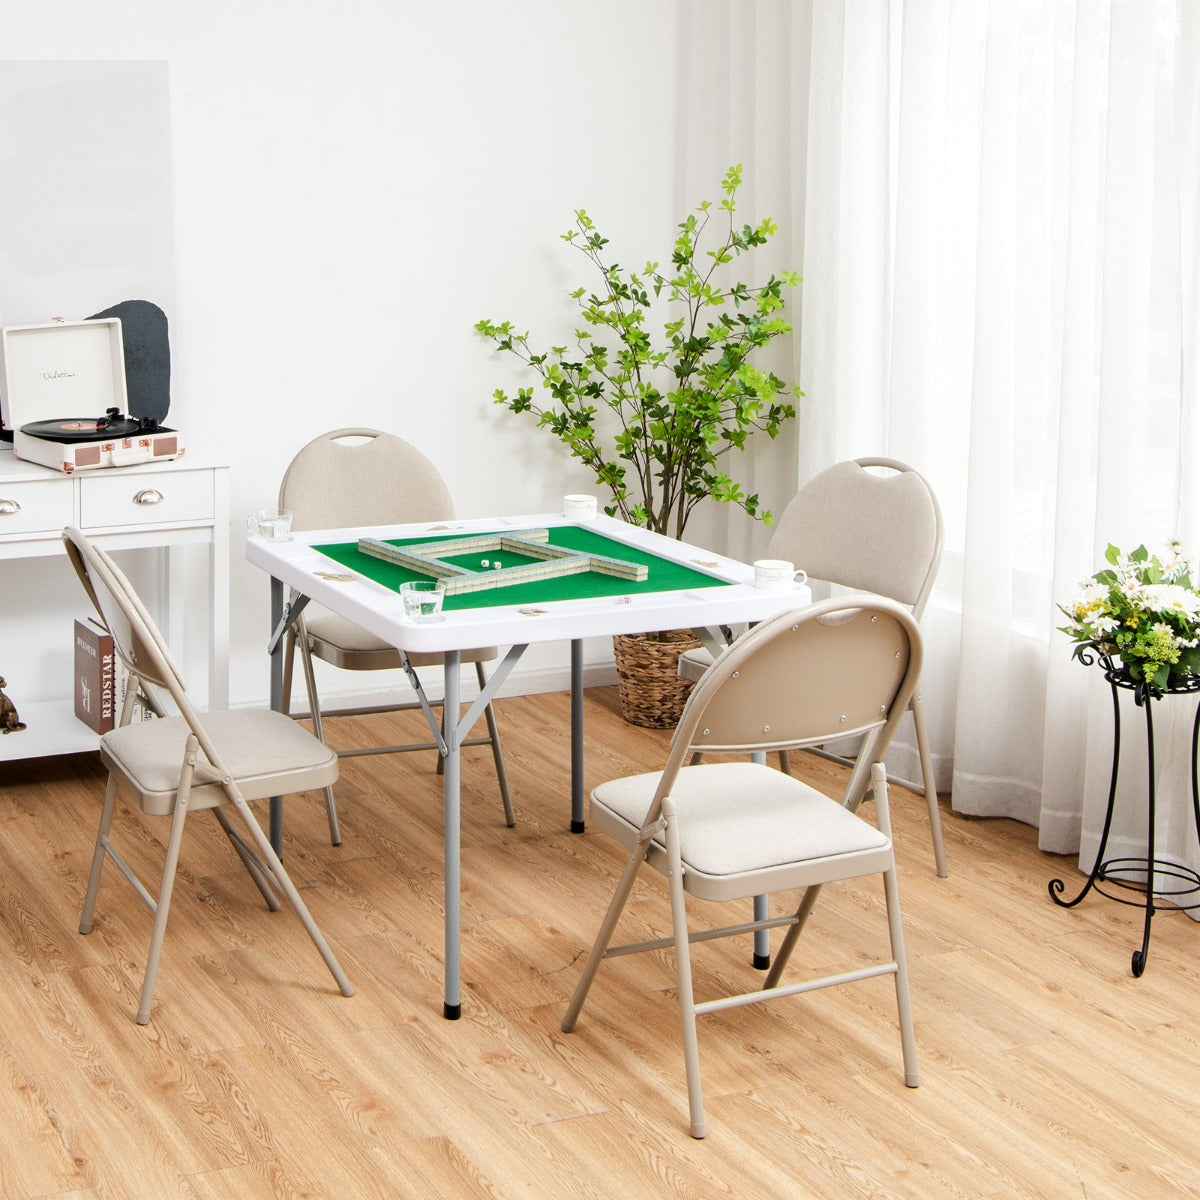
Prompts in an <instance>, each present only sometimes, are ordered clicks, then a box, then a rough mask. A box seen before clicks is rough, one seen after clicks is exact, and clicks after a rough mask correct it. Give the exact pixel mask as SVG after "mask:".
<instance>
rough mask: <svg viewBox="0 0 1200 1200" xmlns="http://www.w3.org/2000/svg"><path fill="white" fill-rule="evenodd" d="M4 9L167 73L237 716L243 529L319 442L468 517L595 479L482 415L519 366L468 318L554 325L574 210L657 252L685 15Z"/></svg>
mask: <svg viewBox="0 0 1200 1200" xmlns="http://www.w3.org/2000/svg"><path fill="white" fill-rule="evenodd" d="M0 8H2V9H3V12H2V16H3V29H4V41H3V51H2V53H3V55H4V57H5V58H6V59H26V60H38V59H78V60H86V59H134V60H136V59H155V60H158V59H161V60H164V61H166V63H167V65H168V73H169V80H170V93H171V125H172V147H173V160H174V235H175V249H176V262H175V310H174V311H173V312H171V313H170V314H169V315H170V318H171V332H172V355H173V384H172V392H173V406H172V417H173V419H174V421H175V423H177V424H178V426H179V427H180V428H181V429H182V430H183V432H184V433H185V435H186V438H187V441H188V443H189V446H190V453H193V454H194V455H196V456H201V455H203V456H208V455H210V454H211V455H213V456H216V457H219V458H222V459H225V460H227V461H229V462H230V463H231V464H232V467H233V470H232V472H231V475H232V496H231V504H232V512H233V522H234V524H233V539H234V552H233V581H232V604H233V676H232V689H233V698H234V701H235V702H257V701H259V700H261V699H262V698H263V696H264V695H265V686H266V676H265V659H264V657H263V643H264V638H263V633H264V630H265V627H266V621H267V607H266V606H267V601H266V587H265V582H264V580H263V578H262V577H261V576H260V574H259V573H258V572H256V571H253V570H251V569H249V568H247V567H246V566H245V565H244V563H243V559H242V554H241V540H242V537H243V532H244V531H243V525H242V516H243V514H244V513H245V512H247V511H249V510H251V509H253V508H255V507H257V506H259V505H261V504H263V503H267V502H269V501H270V500H271V499H272V498H273V496H274V494H275V492H276V489H277V487H278V482H279V478H280V475H281V474H282V472H283V469H284V467H285V465H286V463H287V461H288V460H289V459H290V457H291V455H292V454H293V453H294V452H295V450H296V449H298V448H299V447H300V446H301V445H302V444H303V443H304V442H305V441H307V440H308V439H309V438H311V437H313V436H315V435H316V434H318V433H320V432H322V431H324V430H327V429H330V428H334V427H337V426H341V425H348V424H365V425H373V426H379V427H383V428H386V429H390V430H393V431H396V432H398V433H401V434H402V435H403V436H406V437H408V438H409V439H410V440H412V441H413V442H415V443H417V444H418V445H419V446H420V447H421V448H422V449H423V450H424V451H425V452H426V453H427V454H428V455H429V456H430V457H431V458H432V459H433V460H434V461H435V462H436V463H437V464H438V466H439V467H440V468H441V469H442V471H443V472H444V473H445V475H446V477H447V480H448V482H449V484H450V488H451V491H452V493H453V494H454V496H455V497H456V503H457V507H458V510H459V513H460V515H464V516H469V515H474V514H481V513H487V512H496V511H532V510H537V509H539V508H542V507H545V506H547V505H553V504H554V503H555V502H556V500H557V498H558V497H559V496H561V494H562V493H563V492H564V491H574V490H585V489H587V488H588V487H589V485H590V481H589V479H588V478H587V477H586V476H585V475H584V474H582V473H580V472H578V471H577V470H575V469H573V468H571V467H570V465H569V464H568V463H567V462H566V461H565V459H564V456H563V455H562V453H561V452H560V451H559V449H558V447H557V445H556V444H555V443H553V442H552V441H551V439H550V438H548V437H546V436H545V435H537V436H530V427H529V426H528V425H526V424H525V423H524V422H522V421H520V420H518V418H516V417H514V416H512V415H511V414H508V413H506V412H504V411H503V410H501V409H500V408H498V407H497V406H495V405H494V404H493V403H492V402H491V400H490V394H491V391H492V390H493V388H495V387H496V386H499V385H501V384H504V385H511V383H512V382H513V380H514V379H515V374H514V370H513V368H512V366H510V365H509V364H508V363H506V362H504V361H502V360H500V359H497V358H496V357H495V356H494V355H493V354H492V353H491V352H490V351H489V349H488V347H487V346H486V344H484V343H483V342H482V340H481V339H479V338H478V337H477V336H476V335H475V333H474V332H473V329H472V326H473V324H474V322H475V321H476V320H477V319H478V318H480V317H482V316H489V317H495V318H502V317H511V318H513V319H514V320H516V321H518V322H520V323H521V324H523V325H527V326H528V327H529V328H531V329H532V330H534V331H535V332H543V331H544V334H545V336H546V338H547V339H548V340H550V339H557V338H560V337H563V336H565V334H566V333H568V332H569V330H570V328H571V327H572V326H571V324H570V321H569V310H568V308H567V306H566V305H565V304H564V302H563V295H564V293H565V292H566V291H567V290H568V289H569V288H570V287H572V286H574V285H575V284H576V283H577V282H580V281H582V280H583V279H585V278H586V274H585V273H584V272H583V268H584V267H586V264H585V263H583V261H582V259H579V260H578V261H576V259H577V257H578V256H577V254H576V253H574V252H572V251H570V249H569V248H568V247H566V246H565V245H563V244H562V243H561V242H560V241H559V239H558V234H559V233H561V232H562V231H563V230H565V229H566V228H567V227H568V225H569V223H570V218H571V214H572V211H573V210H574V208H576V207H580V206H584V207H587V208H588V210H589V211H590V212H591V213H592V214H593V215H594V217H595V218H596V219H597V221H598V222H599V223H601V224H602V227H603V228H604V229H605V231H606V232H607V233H608V235H609V236H610V238H611V239H612V241H613V244H614V246H616V247H619V248H620V256H621V259H622V261H626V262H629V263H637V262H640V261H643V260H645V259H646V258H647V257H651V256H653V257H656V258H657V257H661V256H662V253H663V248H664V247H665V246H667V245H669V242H668V240H667V239H668V238H670V237H671V235H672V233H673V228H674V222H675V221H676V220H677V219H678V218H679V216H681V215H682V214H681V213H676V212H675V205H676V203H677V201H676V197H675V195H674V193H673V190H672V188H673V182H674V181H673V163H674V147H675V141H676V127H677V114H676V103H677V95H678V91H679V89H678V86H677V83H678V73H679V65H678V49H677V26H678V21H679V8H678V4H677V3H676V0H652V2H646V0H605V2H604V3H591V4H587V3H564V2H563V0H522V2H520V3H485V2H482V0H458V2H457V3H454V4H434V3H421V4H416V3H410V2H408V0H402V2H397V0H342V2H341V3H338V4H336V5H335V4H331V3H315V2H312V0H242V2H235V0H210V2H206V3H203V4H201V3H183V2H180V0H176V2H173V3H172V2H166V3H164V2H163V0H122V2H121V3H120V4H115V5H114V4H105V5H96V4H94V3H83V2H81V0H61V2H56V3H54V4H32V5H31V4H26V3H21V4H18V3H15V2H14V0H4V2H3V4H2V5H0ZM86 116H87V114H83V113H81V114H80V117H81V119H86ZM714 182H715V181H714ZM699 198H700V197H696V199H699ZM119 298H124V297H114V300H115V299H119ZM51 315H57V314H46V316H47V318H48V317H49V316H51ZM67 315H70V316H84V315H87V314H86V313H78V314H74V313H71V314H67ZM199 624H200V623H199V622H197V627H199ZM563 653H565V651H564V652H563ZM605 655H606V649H605V647H604V646H603V645H601V646H590V647H589V658H591V659H596V660H597V661H600V660H603V658H604V657H605ZM539 661H541V662H545V663H551V662H559V661H565V660H563V659H562V658H561V655H560V653H559V652H558V651H555V653H554V656H552V657H551V658H546V657H545V656H543V659H542V660H537V659H534V660H533V662H532V664H531V665H532V666H533V667H537V666H538V665H539Z"/></svg>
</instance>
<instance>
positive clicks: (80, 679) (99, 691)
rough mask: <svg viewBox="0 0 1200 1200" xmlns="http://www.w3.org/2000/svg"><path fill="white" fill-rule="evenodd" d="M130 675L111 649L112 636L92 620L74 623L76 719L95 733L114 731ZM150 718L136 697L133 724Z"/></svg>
mask: <svg viewBox="0 0 1200 1200" xmlns="http://www.w3.org/2000/svg"><path fill="white" fill-rule="evenodd" d="M128 690H129V672H128V670H126V668H125V664H124V663H123V662H122V661H121V659H120V656H119V655H118V654H117V653H116V651H115V649H114V647H113V640H112V635H111V634H110V633H108V631H107V630H106V629H104V627H103V626H102V625H101V624H100V623H99V622H98V621H96V620H95V619H94V618H92V617H89V618H88V619H87V620H86V621H76V622H75V715H76V716H77V717H78V718H79V719H80V720H81V721H82V722H83V723H84V724H85V725H87V726H88V728H90V729H94V730H95V731H96V732H97V733H107V732H108V731H109V730H110V729H115V728H116V726H117V725H118V723H119V722H120V720H121V710H122V708H124V706H125V695H126V693H127V692H128ZM152 716H153V713H151V711H150V709H149V708H147V707H146V705H145V704H144V703H143V702H142V698H141V696H139V697H138V699H137V701H136V703H135V704H134V706H133V712H132V714H131V715H130V720H132V721H148V720H150V718H151V717H152Z"/></svg>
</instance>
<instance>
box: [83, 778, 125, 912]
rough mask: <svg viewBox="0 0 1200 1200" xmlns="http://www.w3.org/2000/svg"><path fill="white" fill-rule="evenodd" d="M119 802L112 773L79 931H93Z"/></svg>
mask: <svg viewBox="0 0 1200 1200" xmlns="http://www.w3.org/2000/svg"><path fill="white" fill-rule="evenodd" d="M116 802H117V781H116V779H115V778H114V777H113V776H112V775H111V774H110V775H109V777H108V785H107V787H105V789H104V807H103V808H102V809H101V810H100V828H99V830H98V831H97V833H96V849H95V850H94V851H93V853H92V870H91V873H90V874H89V875H88V885H87V893H86V894H85V895H84V898H83V913H82V914H81V915H80V918H79V932H80V933H91V932H92V917H93V915H94V913H95V911H96V893H97V892H98V891H99V890H100V875H101V873H102V872H103V870H104V857H105V854H106V853H107V851H106V846H107V844H108V831H109V829H110V828H111V827H112V817H113V808H114V807H115V806H116Z"/></svg>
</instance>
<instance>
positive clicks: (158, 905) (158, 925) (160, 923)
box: [137, 734, 199, 1025]
mask: <svg viewBox="0 0 1200 1200" xmlns="http://www.w3.org/2000/svg"><path fill="white" fill-rule="evenodd" d="M198 751H199V742H197V740H196V735H195V734H190V735H189V736H188V740H187V747H186V749H185V750H184V761H183V770H182V771H181V772H180V776H179V793H178V795H177V796H176V798H175V811H174V812H172V813H171V836H170V837H169V838H168V839H167V856H166V861H165V862H164V863H163V873H162V883H161V884H160V885H159V888H158V898H157V899H156V901H155V903H154V927H153V931H152V932H151V934H150V952H149V953H148V954H147V955H146V976H145V978H144V979H143V980H142V995H141V999H140V1000H139V1002H138V1011H137V1023H138V1024H139V1025H145V1024H146V1023H147V1022H148V1021H149V1020H150V1005H151V1003H152V1002H153V999H154V983H155V980H156V979H157V978H158V960H159V958H160V957H161V956H162V944H163V936H164V935H165V934H166V932H167V916H168V915H169V914H170V911H171V894H172V892H173V891H174V890H175V870H176V868H177V867H178V866H179V847H180V846H181V845H182V844H183V823H184V822H185V821H186V820H187V806H188V799H189V797H190V795H191V791H192V776H193V774H194V773H195V770H196V754H197V753H198Z"/></svg>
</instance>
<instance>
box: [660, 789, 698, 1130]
mask: <svg viewBox="0 0 1200 1200" xmlns="http://www.w3.org/2000/svg"><path fill="white" fill-rule="evenodd" d="M663 816H664V817H666V819H667V829H666V841H667V858H668V860H669V862H670V871H669V875H668V879H669V883H670V891H671V929H672V933H673V934H674V938H675V973H676V977H677V979H678V988H679V1025H680V1029H681V1032H682V1034H683V1061H684V1067H685V1069H686V1072H687V1089H688V1113H689V1115H690V1118H691V1134H692V1137H694V1138H702V1137H704V1135H705V1133H706V1129H705V1123H704V1097H703V1095H702V1093H701V1090H700V1045H699V1040H698V1039H697V1037H696V1000H695V997H694V995H693V994H692V954H691V945H690V943H689V941H688V927H687V910H686V908H685V906H684V894H683V864H682V862H681V861H680V854H679V826H678V822H677V821H676V820H675V805H674V803H673V802H672V801H671V800H669V799H667V800H664V801H663Z"/></svg>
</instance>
